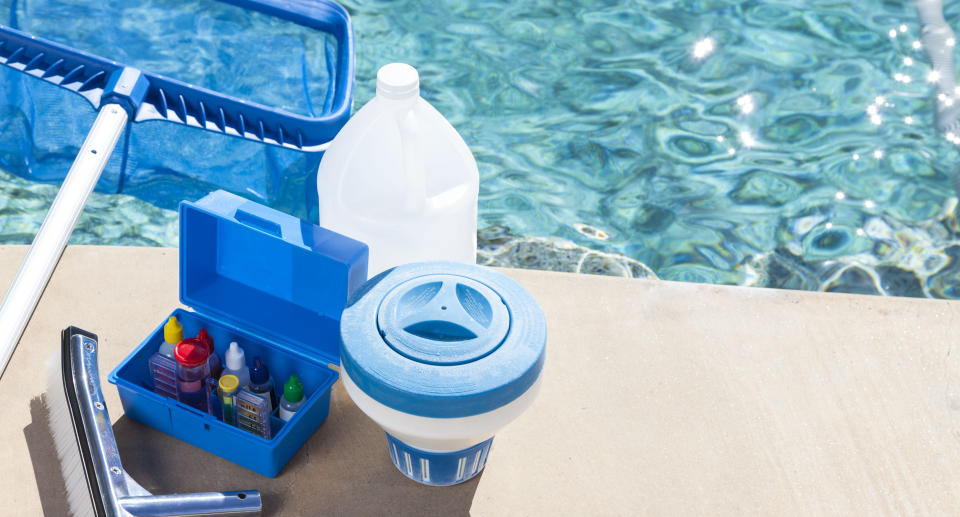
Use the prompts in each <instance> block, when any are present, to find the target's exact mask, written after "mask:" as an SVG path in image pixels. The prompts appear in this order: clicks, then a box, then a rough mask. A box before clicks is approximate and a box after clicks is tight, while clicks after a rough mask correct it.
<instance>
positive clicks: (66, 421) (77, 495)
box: [46, 350, 96, 517]
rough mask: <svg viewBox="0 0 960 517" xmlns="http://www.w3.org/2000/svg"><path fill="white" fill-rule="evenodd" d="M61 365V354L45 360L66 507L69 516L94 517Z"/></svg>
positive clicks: (47, 401) (53, 430)
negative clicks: (64, 488)
mask: <svg viewBox="0 0 960 517" xmlns="http://www.w3.org/2000/svg"><path fill="white" fill-rule="evenodd" d="M61 372H62V369H61V365H60V351H59V350H58V351H57V353H56V354H54V356H53V357H51V358H50V360H49V361H47V375H48V378H47V396H46V404H47V410H48V414H49V422H50V434H51V435H52V436H53V444H54V446H55V447H56V449H57V459H58V460H60V472H61V473H63V484H64V486H65V487H66V492H67V493H66V496H67V504H68V505H69V508H70V513H71V514H72V515H74V516H76V517H86V516H88V515H89V516H91V517H95V515H96V512H95V511H94V507H93V501H91V500H90V491H89V489H88V488H87V477H86V474H85V473H84V470H83V460H82V458H81V456H80V446H79V445H78V444H77V439H76V434H75V433H74V429H73V420H72V419H71V418H70V406H69V404H68V403H67V395H66V393H64V391H63V390H64V388H63V375H62V373H61ZM81 432H83V430H81Z"/></svg>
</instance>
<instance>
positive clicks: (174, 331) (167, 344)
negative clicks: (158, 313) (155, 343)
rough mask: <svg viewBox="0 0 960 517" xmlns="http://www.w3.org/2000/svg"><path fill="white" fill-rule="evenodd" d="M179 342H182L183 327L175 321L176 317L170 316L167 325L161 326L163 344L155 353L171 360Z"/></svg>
mask: <svg viewBox="0 0 960 517" xmlns="http://www.w3.org/2000/svg"><path fill="white" fill-rule="evenodd" d="M181 341H183V325H181V324H180V322H179V321H177V317H176V316H170V319H169V320H167V323H166V324H164V325H163V343H162V344H161V345H160V350H157V352H158V353H159V354H160V355H162V356H164V357H169V358H170V359H173V358H174V357H173V349H174V347H176V346H177V343H179V342H181Z"/></svg>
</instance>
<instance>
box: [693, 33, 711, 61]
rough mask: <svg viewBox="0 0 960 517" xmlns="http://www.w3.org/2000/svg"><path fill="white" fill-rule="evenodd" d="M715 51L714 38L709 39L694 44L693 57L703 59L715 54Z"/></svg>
mask: <svg viewBox="0 0 960 517" xmlns="http://www.w3.org/2000/svg"><path fill="white" fill-rule="evenodd" d="M714 49H715V46H714V43H713V38H710V37H707V38H703V39H702V40H700V41H698V42H696V43H694V45H693V57H695V58H697V59H703V58H705V57H707V56H709V55H710V54H712V53H713V51H714Z"/></svg>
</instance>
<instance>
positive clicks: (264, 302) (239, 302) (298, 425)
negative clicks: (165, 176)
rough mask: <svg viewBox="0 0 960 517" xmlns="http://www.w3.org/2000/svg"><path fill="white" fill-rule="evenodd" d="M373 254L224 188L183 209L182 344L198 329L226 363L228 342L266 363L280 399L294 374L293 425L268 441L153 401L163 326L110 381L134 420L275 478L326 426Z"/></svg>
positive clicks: (277, 426)
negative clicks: (349, 312) (349, 313)
mask: <svg viewBox="0 0 960 517" xmlns="http://www.w3.org/2000/svg"><path fill="white" fill-rule="evenodd" d="M366 277H367V246H366V245H365V244H363V243H361V242H358V241H355V240H353V239H351V238H349V237H346V236H343V235H340V234H338V233H335V232H332V231H330V230H326V229H324V228H320V227H318V226H315V225H312V224H310V223H308V222H306V221H302V220H300V219H298V218H296V217H293V216H290V215H287V214H284V213H282V212H278V211H276V210H274V209H272V208H268V207H266V206H263V205H260V204H258V203H255V202H253V201H249V200H247V199H244V198H242V197H240V196H237V195H234V194H231V193H229V192H225V191H222V190H219V191H216V192H213V193H211V194H209V195H207V196H206V197H204V198H203V199H201V200H199V201H197V202H195V203H190V202H183V203H181V204H180V301H181V302H182V303H183V304H184V305H186V306H188V307H192V308H193V309H194V310H195V312H192V311H188V310H183V309H176V310H174V311H173V312H172V313H171V314H170V316H176V317H177V319H178V320H179V321H180V323H181V324H182V325H183V336H184V338H187V337H194V336H196V335H197V333H198V332H199V331H200V329H201V328H205V329H207V332H208V334H209V335H210V336H211V337H212V338H213V340H214V349H215V352H216V353H217V355H219V356H220V357H221V359H222V358H223V357H224V353H225V352H226V350H227V348H228V346H229V344H230V342H231V341H237V342H238V343H239V344H240V346H241V347H242V348H244V351H245V355H246V360H247V363H248V365H249V364H252V363H253V358H254V357H257V356H259V357H260V358H261V359H262V360H263V361H264V363H266V364H267V366H268V368H269V369H270V374H271V376H272V377H273V380H274V384H275V385H276V386H277V387H278V389H277V394H278V395H279V394H280V390H281V389H282V384H283V383H284V381H286V379H287V378H288V377H289V376H290V375H291V374H296V375H297V376H298V377H299V378H300V381H301V382H302V383H303V388H304V398H305V399H306V402H305V403H304V405H303V407H302V408H301V409H300V410H299V411H297V412H296V413H295V414H294V416H293V418H291V419H290V421H288V422H283V421H282V420H280V418H278V417H277V411H276V409H274V412H273V415H272V416H271V419H270V420H271V428H272V430H273V433H272V438H270V439H269V440H268V439H264V438H261V437H260V436H257V435H255V434H252V433H249V432H247V431H245V430H242V429H240V428H237V427H233V426H231V425H229V424H226V423H224V422H221V421H220V420H219V419H217V418H216V417H214V416H212V415H209V414H207V413H204V412H202V411H200V410H197V409H194V408H192V407H190V406H188V405H186V404H183V403H181V402H179V401H177V400H175V399H171V398H167V397H163V396H161V395H158V394H156V393H154V391H153V381H152V378H151V376H150V371H149V368H148V361H149V359H150V356H152V355H153V354H154V353H155V352H156V351H157V349H158V348H159V347H160V344H161V343H163V324H164V323H166V321H167V319H168V318H169V316H168V318H164V319H163V322H161V323H160V325H159V326H157V328H156V329H154V331H153V332H152V333H151V334H150V336H149V337H147V338H146V339H145V340H144V341H143V342H142V343H140V345H139V346H138V347H137V348H136V350H134V351H133V353H131V354H130V355H129V356H127V358H126V359H124V360H123V361H122V362H121V363H120V364H119V365H118V366H117V367H116V368H114V369H113V371H112V372H110V376H109V381H110V382H111V383H113V384H116V386H117V390H118V391H119V392H120V401H121V402H122V403H123V409H124V412H125V413H126V415H127V416H129V417H130V418H132V419H134V420H137V421H139V422H142V423H144V424H146V425H149V426H150V427H153V428H155V429H158V430H160V431H163V432H165V433H167V434H169V435H171V436H174V437H176V438H179V439H180V440H183V441H185V442H187V443H189V444H192V445H194V446H197V447H199V448H201V449H203V450H205V451H208V452H211V453H213V454H216V455H217V456H220V457H221V458H224V459H227V460H230V461H232V462H234V463H236V464H238V465H241V466H243V467H246V468H248V469H250V470H253V471H255V472H258V473H260V474H262V475H264V476H269V477H274V476H276V475H277V474H278V473H279V472H280V470H281V469H282V468H283V466H284V465H285V464H286V463H287V462H288V461H289V460H290V458H291V457H293V455H294V454H295V453H296V452H297V450H299V449H300V447H301V446H302V445H303V443H304V442H306V441H307V439H308V438H310V436H311V435H312V434H313V432H314V431H315V430H316V429H317V427H319V426H320V424H321V423H323V421H324V420H325V419H326V418H327V414H328V413H329V411H330V388H331V387H332V386H333V383H334V382H336V380H337V377H338V375H339V374H338V372H337V370H336V369H334V366H336V365H339V364H340V352H339V347H340V341H339V339H340V338H339V335H340V314H341V312H342V311H343V308H344V305H345V304H346V302H347V298H348V297H349V296H350V294H351V293H353V291H354V290H355V289H357V288H358V287H360V285H361V284H363V282H364V281H365V280H366Z"/></svg>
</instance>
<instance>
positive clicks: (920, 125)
mask: <svg viewBox="0 0 960 517" xmlns="http://www.w3.org/2000/svg"><path fill="white" fill-rule="evenodd" d="M344 5H346V6H347V8H348V10H349V11H350V13H351V15H352V17H353V22H354V30H355V36H356V45H357V91H356V105H357V106H358V107H359V106H362V105H363V104H364V103H365V102H367V101H368V100H369V99H370V98H371V97H372V96H373V91H374V80H375V75H376V70H377V68H378V67H379V66H381V65H383V64H386V63H388V62H391V61H405V62H408V63H411V64H413V65H414V66H416V67H417V68H418V70H419V71H420V74H421V92H422V94H423V96H424V97H425V98H427V99H428V100H429V101H430V102H431V103H433V104H434V105H435V106H436V107H437V108H438V109H439V110H440V111H441V112H442V113H444V114H445V115H446V116H447V118H448V119H449V120H450V121H451V122H452V123H453V124H454V126H456V127H457V129H458V130H459V131H460V132H461V134H462V135H463V137H464V139H465V140H466V141H467V143H468V144H469V145H470V147H471V149H472V150H473V152H474V154H475V156H476V158H477V161H478V165H479V167H480V173H481V193H480V221H479V226H480V229H481V230H480V237H481V244H483V245H484V253H485V254H486V255H485V257H488V258H489V257H498V260H500V261H501V262H497V263H506V264H517V265H523V266H527V267H549V268H557V269H567V270H570V269H574V268H573V266H571V263H570V262H571V261H576V262H577V264H578V266H577V267H580V266H582V265H583V263H584V262H585V258H584V257H587V256H588V255H589V256H594V257H602V260H600V262H602V263H603V264H604V265H602V266H597V267H595V268H592V269H591V268H587V269H586V270H588V271H597V272H607V273H613V274H636V272H638V271H643V270H644V269H643V268H642V266H640V265H639V264H637V262H635V261H639V262H641V263H643V264H646V265H647V266H649V267H650V268H651V269H652V270H653V271H654V272H655V273H656V274H657V275H658V276H659V277H661V278H665V279H672V280H688V281H697V282H714V283H725V284H745V285H762V286H774V287H787V288H797V289H813V290H816V289H821V290H835V291H846V292H865V293H886V294H896V295H907V296H936V297H951V298H956V297H960V240H958V238H957V229H958V224H957V220H956V210H957V202H956V192H955V190H954V187H953V184H952V181H951V178H952V177H953V176H954V175H955V173H956V171H957V169H958V164H960V154H958V152H957V150H956V149H955V148H954V147H953V145H952V144H950V143H949V142H947V141H946V140H945V139H944V137H943V136H942V135H939V134H938V133H937V132H936V131H935V130H934V129H933V127H932V123H933V108H932V106H933V104H932V102H931V87H930V84H929V83H927V81H926V80H925V79H926V77H927V74H928V72H929V71H930V66H929V63H928V60H927V58H926V56H925V55H924V53H923V50H922V48H916V46H917V43H915V42H916V41H917V40H918V31H919V23H918V20H917V16H916V12H915V10H914V8H913V5H912V2H882V1H868V0H857V1H849V2H837V1H829V2H827V1H796V2H774V1H764V2H733V1H721V0H701V1H694V0H685V1H656V2H653V1H649V2H629V1H610V2H600V1H595V2H586V3H585V2H579V1H577V2H563V1H559V2H558V1H556V0H550V1H530V0H526V1H523V0H518V1H513V2H492V1H471V2H461V1H446V2H415V1H390V2H387V1H382V2H357V1H350V2H344ZM958 14H960V12H958V5H957V4H954V5H953V6H952V7H951V8H950V9H948V12H947V13H946V16H947V21H948V22H951V24H952V25H954V26H956V25H957V23H955V22H957V21H958ZM11 181H13V180H12V179H11V178H10V177H2V176H0V185H2V186H3V187H4V189H5V190H6V188H7V186H8V185H10V184H11ZM19 188H27V189H29V188H30V186H29V185H24V186H21V187H19ZM110 198H111V197H109V196H108V197H107V199H110ZM112 198H117V196H112ZM113 202H114V203H119V204H124V205H126V206H131V207H133V206H137V207H140V206H145V205H142V204H137V203H136V202H135V201H133V200H131V201H129V202H126V201H125V202H123V203H120V202H119V201H113ZM15 203H16V202H15ZM108 204H109V203H108ZM158 204H161V205H162V203H158ZM10 206H11V205H10V202H9V201H8V202H7V205H5V206H3V207H2V208H0V218H2V219H0V224H6V225H8V226H9V225H10V223H9V221H10V218H11V215H10V214H11V213H14V214H20V215H17V216H16V217H20V218H21V219H28V220H39V218H40V217H42V211H43V207H42V206H41V205H39V204H38V205H36V206H33V205H28V206H13V208H11V207H10ZM280 208H283V209H286V210H288V211H291V212H299V211H301V210H302V208H301V207H294V206H289V207H288V206H280ZM113 213H114V211H112V210H107V209H104V210H102V211H100V212H98V214H100V215H99V217H96V218H86V219H84V220H83V221H82V225H83V229H82V230H81V232H80V235H85V236H88V238H90V239H91V240H92V241H95V242H103V243H108V244H109V243H145V244H147V243H160V244H175V238H174V237H173V234H172V233H171V232H170V231H167V230H166V229H164V230H162V231H158V229H159V228H168V227H169V226H168V225H169V221H170V220H171V217H172V216H171V212H169V211H165V210H159V209H158V210H150V209H145V210H144V214H145V215H144V217H146V222H144V223H143V226H142V227H143V228H144V229H145V231H144V232H143V235H142V237H143V238H142V239H141V236H140V235H139V234H138V232H139V230H137V228H140V227H141V226H140V223H134V224H127V225H126V226H123V228H124V231H123V232H120V233H119V235H118V234H117V232H99V231H96V230H95V229H91V228H90V226H89V225H93V226H98V225H99V226H104V227H111V224H112V223H111V222H110V217H111V214H113ZM116 213H117V214H118V215H117V217H118V218H122V219H124V220H127V219H129V216H126V215H121V214H123V212H122V211H117V212H116ZM28 226H29V225H28ZM13 228H14V229H13V230H12V231H11V230H9V228H8V227H4V228H3V229H2V230H0V232H2V238H3V239H4V240H6V241H10V240H14V241H16V240H17V239H20V240H21V241H24V242H25V241H26V240H28V237H27V234H28V233H29V232H24V231H20V233H17V230H16V228H17V227H16V225H14V227H13ZM11 236H13V237H11ZM91 236H96V237H91ZM121 236H122V237H121ZM537 238H553V239H561V240H564V241H570V242H572V243H575V244H577V245H580V246H583V247H586V248H589V249H593V250H597V251H599V252H605V253H613V254H615V255H622V256H624V257H625V259H616V258H615V255H614V256H611V255H602V254H594V255H590V254H586V255H584V253H583V251H584V250H579V251H577V252H576V253H574V254H573V255H572V256H568V254H564V252H562V249H564V246H566V247H567V248H566V249H574V248H570V246H569V245H567V244H560V245H559V246H553V247H550V246H549V245H546V244H544V243H545V242H547V241H543V240H538V239H537ZM165 239H169V240H165ZM524 243H525V244H524ZM518 250H519V251H518ZM557 250H561V251H557ZM627 259H631V260H627ZM591 260H593V259H591ZM611 261H612V262H611ZM614 262H615V263H617V264H621V265H623V267H620V266H610V264H612V263H614ZM580 270H584V269H583V268H582V267H580Z"/></svg>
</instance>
